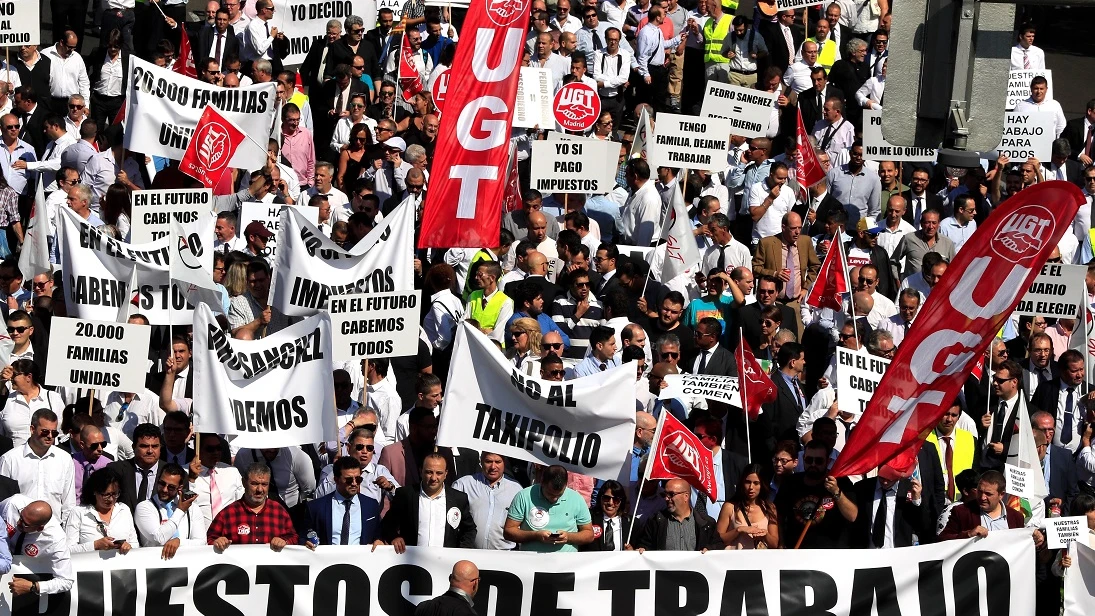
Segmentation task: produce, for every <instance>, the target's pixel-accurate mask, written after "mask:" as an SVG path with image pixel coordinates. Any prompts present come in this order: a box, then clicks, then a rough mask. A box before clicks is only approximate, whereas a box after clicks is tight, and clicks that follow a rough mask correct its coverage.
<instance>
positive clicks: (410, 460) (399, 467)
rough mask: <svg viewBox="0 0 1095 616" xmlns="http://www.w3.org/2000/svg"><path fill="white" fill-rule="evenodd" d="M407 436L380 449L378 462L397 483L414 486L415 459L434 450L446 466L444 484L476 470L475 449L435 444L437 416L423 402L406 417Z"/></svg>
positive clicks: (417, 473)
mask: <svg viewBox="0 0 1095 616" xmlns="http://www.w3.org/2000/svg"><path fill="white" fill-rule="evenodd" d="M407 420H408V421H407V424H408V432H407V438H405V439H403V440H401V441H399V442H398V443H395V444H394V445H388V446H387V447H385V448H384V449H383V450H382V451H381V452H380V460H379V461H378V463H379V464H380V465H381V466H383V467H384V468H386V469H388V470H389V471H391V473H392V477H395V481H396V483H398V484H399V485H406V486H416V487H417V484H418V481H419V477H420V476H421V472H420V470H419V468H418V462H417V461H418V460H421V459H422V458H424V457H425V455H426V453H427V452H433V451H434V450H435V449H436V451H437V453H436V455H439V456H441V459H442V460H444V461H445V464H446V467H447V469H448V479H447V480H446V484H448V485H452V482H453V481H456V479H457V478H458V477H463V476H464V475H472V474H475V473H476V472H477V471H478V469H479V455H478V454H476V453H475V452H474V451H472V450H470V449H467V448H464V447H457V448H456V452H455V453H454V452H453V449H451V448H449V447H437V418H436V417H434V416H433V410H432V409H428V408H426V407H423V406H416V407H415V408H413V409H411V411H410V415H409V416H408V417H407Z"/></svg>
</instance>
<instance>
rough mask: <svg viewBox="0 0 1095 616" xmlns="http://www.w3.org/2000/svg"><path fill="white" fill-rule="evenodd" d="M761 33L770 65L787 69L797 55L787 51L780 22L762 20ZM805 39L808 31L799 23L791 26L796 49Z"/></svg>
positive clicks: (781, 70)
mask: <svg viewBox="0 0 1095 616" xmlns="http://www.w3.org/2000/svg"><path fill="white" fill-rule="evenodd" d="M760 35H761V36H762V37H764V44H765V45H766V46H767V47H768V66H777V67H779V70H780V72H783V71H786V70H787V67H788V66H790V65H791V63H792V62H794V59H795V56H794V53H793V52H792V53H788V51H787V39H785V38H783V32H782V31H781V29H780V27H779V23H778V22H775V21H767V20H762V21H761V22H760ZM804 40H806V33H805V32H804V31H803V28H802V26H801V25H799V24H797V23H796V24H795V25H793V26H791V41H792V42H793V44H794V48H795V49H796V50H797V49H798V48H799V47H800V46H801V45H802V42H803V41H804ZM807 126H809V124H807Z"/></svg>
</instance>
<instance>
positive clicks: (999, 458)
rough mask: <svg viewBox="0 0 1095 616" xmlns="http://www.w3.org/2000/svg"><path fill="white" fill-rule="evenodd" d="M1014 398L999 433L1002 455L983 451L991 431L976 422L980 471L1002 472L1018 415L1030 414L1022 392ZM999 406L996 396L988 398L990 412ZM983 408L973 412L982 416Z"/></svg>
mask: <svg viewBox="0 0 1095 616" xmlns="http://www.w3.org/2000/svg"><path fill="white" fill-rule="evenodd" d="M986 372H987V371H986ZM1054 381H1056V379H1054ZM1054 381H1050V382H1049V383H1046V385H1049V384H1051V383H1053V382H1054ZM1038 389H1039V390H1041V389H1042V388H1041V387H1039V388H1038ZM1016 397H1017V398H1018V399H1019V401H1018V402H1017V403H1016V404H1015V406H1014V407H1013V408H1012V409H1011V410H1010V411H1009V412H1008V415H1007V417H1006V418H1005V419H1004V429H1003V431H1002V432H1001V433H1000V442H1001V443H1003V445H1004V453H1002V454H999V455H997V454H995V453H993V452H992V450H986V449H985V445H986V444H987V443H989V442H991V441H992V430H991V429H989V430H986V429H984V428H982V427H980V426H981V422H980V421H978V422H977V426H978V428H977V431H978V438H977V451H978V452H981V457H980V461H979V462H978V465H979V466H980V467H981V469H982V470H989V469H992V470H998V471H1003V470H1004V462H1005V461H1007V457H1008V450H1009V449H1010V448H1011V437H1012V436H1013V435H1014V434H1015V433H1016V432H1017V431H1018V429H1019V428H1018V426H1019V413H1029V412H1030V409H1029V407H1028V405H1027V400H1026V395H1024V394H1023V392H1021V391H1020V392H1019V393H1018V394H1017V396H1016ZM1055 400H1056V398H1055ZM999 405H1000V402H999V398H997V397H996V395H995V394H993V396H992V397H991V398H989V404H988V408H989V409H991V411H992V412H993V413H995V412H996V409H997V408H998V407H999ZM985 408H986V407H984V406H982V407H980V409H975V412H976V413H981V414H984V412H985ZM1056 411H1057V406H1056V402H1055V403H1054V407H1053V412H1054V413H1056Z"/></svg>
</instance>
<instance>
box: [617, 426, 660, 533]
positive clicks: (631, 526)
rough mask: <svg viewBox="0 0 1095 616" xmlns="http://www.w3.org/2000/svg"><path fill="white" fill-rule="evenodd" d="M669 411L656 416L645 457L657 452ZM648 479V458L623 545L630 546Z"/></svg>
mask: <svg viewBox="0 0 1095 616" xmlns="http://www.w3.org/2000/svg"><path fill="white" fill-rule="evenodd" d="M668 412H669V411H668V410H667V409H665V408H664V407H663V408H662V412H661V414H660V415H659V416H658V426H657V427H656V428H654V440H653V441H652V442H651V447H650V453H648V454H647V455H648V456H649V455H652V454H656V453H657V452H658V442H659V441H660V440H661V438H662V426H664V425H665V414H666V413H668ZM648 477H650V458H649V457H648V458H647V459H646V467H645V468H643V476H642V479H641V480H640V481H639V489H638V491H636V492H635V507H634V508H633V509H632V510H631V524H629V525H628V527H627V539H625V540H624V545H631V533H633V532H635V517H636V516H637V515H638V514H639V499H641V498H642V497H643V487H644V486H646V480H647V478H648Z"/></svg>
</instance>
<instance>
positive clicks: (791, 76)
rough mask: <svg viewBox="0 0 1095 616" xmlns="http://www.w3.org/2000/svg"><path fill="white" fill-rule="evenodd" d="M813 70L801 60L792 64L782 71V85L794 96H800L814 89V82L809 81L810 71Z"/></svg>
mask: <svg viewBox="0 0 1095 616" xmlns="http://www.w3.org/2000/svg"><path fill="white" fill-rule="evenodd" d="M813 68H814V67H813V66H810V65H809V64H806V63H805V62H803V61H801V60H799V61H797V62H794V63H792V64H791V65H790V66H788V67H787V70H786V71H783V85H785V86H787V87H788V88H791V89H792V90H794V91H795V94H802V93H803V92H805V91H806V90H809V89H810V88H812V87H814V82H813V81H811V80H810V71H811V70H813Z"/></svg>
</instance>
